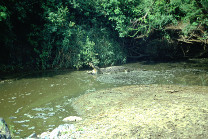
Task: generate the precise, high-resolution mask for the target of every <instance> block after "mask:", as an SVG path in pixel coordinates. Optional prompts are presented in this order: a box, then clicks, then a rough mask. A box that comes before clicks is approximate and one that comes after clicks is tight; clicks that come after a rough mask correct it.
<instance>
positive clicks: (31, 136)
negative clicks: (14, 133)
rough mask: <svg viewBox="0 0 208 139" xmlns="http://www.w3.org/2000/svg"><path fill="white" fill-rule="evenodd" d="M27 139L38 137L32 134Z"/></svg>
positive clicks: (36, 138)
mask: <svg viewBox="0 0 208 139" xmlns="http://www.w3.org/2000/svg"><path fill="white" fill-rule="evenodd" d="M27 139H38V136H37V134H36V133H32V134H31V135H30V136H29V137H27Z"/></svg>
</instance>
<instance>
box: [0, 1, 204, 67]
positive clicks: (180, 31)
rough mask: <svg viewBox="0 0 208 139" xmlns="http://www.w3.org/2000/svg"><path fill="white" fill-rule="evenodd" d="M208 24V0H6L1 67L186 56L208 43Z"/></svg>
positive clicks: (0, 11)
mask: <svg viewBox="0 0 208 139" xmlns="http://www.w3.org/2000/svg"><path fill="white" fill-rule="evenodd" d="M207 29H208V0H174V1H170V0H39V1H35V0H19V1H15V0H5V1H1V2H0V30H1V32H0V44H1V46H0V68H1V71H16V70H23V69H24V70H25V69H36V70H39V69H59V68H77V69H79V68H83V67H86V66H88V63H89V62H93V63H95V64H97V65H99V66H106V65H115V64H119V63H125V62H126V60H127V57H134V56H135V57H137V56H141V55H144V54H145V55H149V56H155V57H163V56H164V54H165V56H169V57H171V58H173V57H178V56H179V55H181V54H182V55H183V56H185V55H186V53H188V51H189V47H190V45H189V44H193V45H194V46H195V47H198V46H196V45H198V44H199V45H200V46H199V47H198V48H197V49H201V47H203V50H206V49H207V48H206V47H207V40H208V32H207ZM180 44H183V45H184V44H185V46H186V48H182V47H181V45H180ZM179 48H180V52H178V50H179ZM172 50H175V51H172Z"/></svg>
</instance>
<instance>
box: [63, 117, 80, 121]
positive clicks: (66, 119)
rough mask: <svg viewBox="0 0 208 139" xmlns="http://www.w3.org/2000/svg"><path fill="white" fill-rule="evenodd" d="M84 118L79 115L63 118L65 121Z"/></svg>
mask: <svg viewBox="0 0 208 139" xmlns="http://www.w3.org/2000/svg"><path fill="white" fill-rule="evenodd" d="M81 120H82V118H81V117H78V116H69V117H66V118H64V119H63V121H64V122H73V121H81Z"/></svg>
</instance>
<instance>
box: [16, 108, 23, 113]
mask: <svg viewBox="0 0 208 139" xmlns="http://www.w3.org/2000/svg"><path fill="white" fill-rule="evenodd" d="M22 108H23V107H20V108H18V109H17V111H16V112H15V113H19V111H20V110H21V109H22Z"/></svg>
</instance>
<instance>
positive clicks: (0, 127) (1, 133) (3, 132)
mask: <svg viewBox="0 0 208 139" xmlns="http://www.w3.org/2000/svg"><path fill="white" fill-rule="evenodd" d="M11 138H12V137H11V134H10V131H9V128H8V126H7V124H6V122H5V120H4V119H3V118H1V117H0V139H11Z"/></svg>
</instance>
